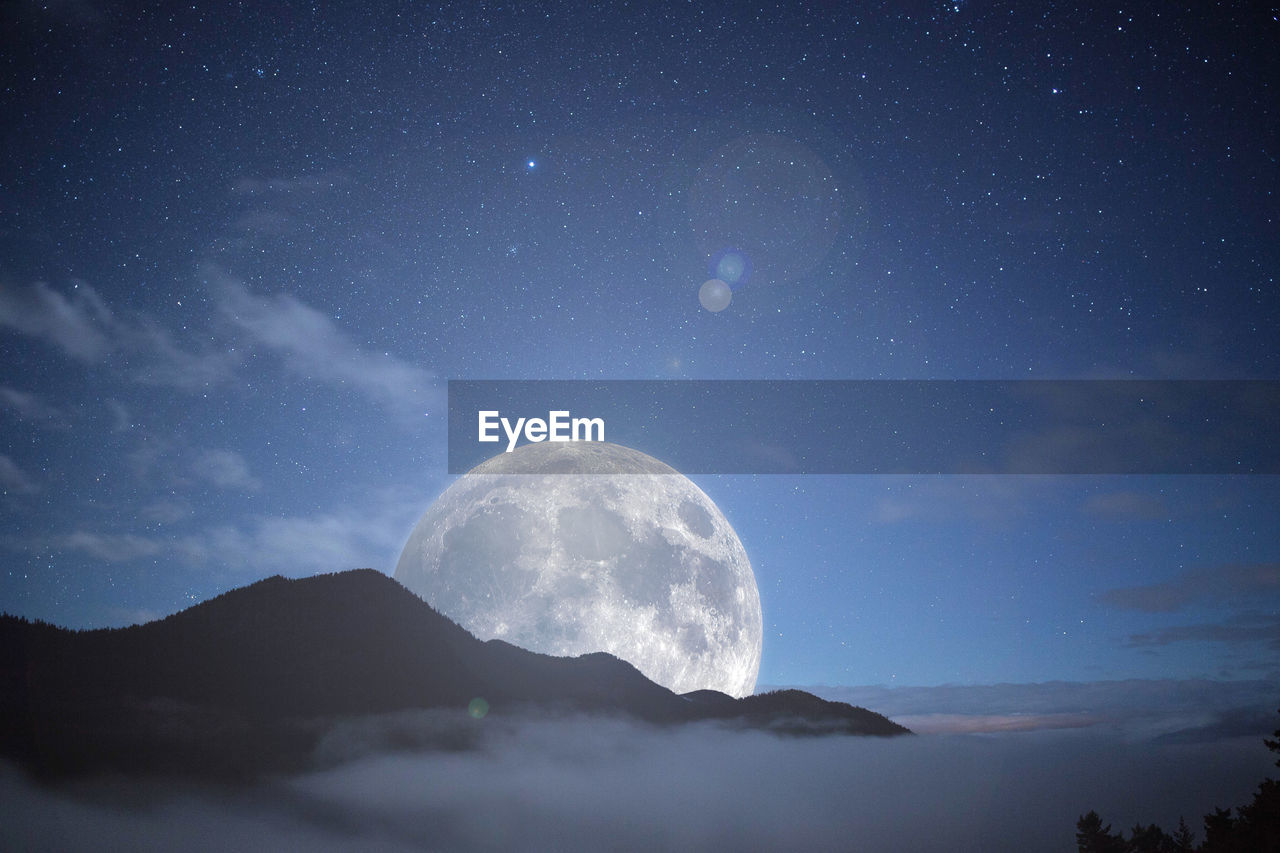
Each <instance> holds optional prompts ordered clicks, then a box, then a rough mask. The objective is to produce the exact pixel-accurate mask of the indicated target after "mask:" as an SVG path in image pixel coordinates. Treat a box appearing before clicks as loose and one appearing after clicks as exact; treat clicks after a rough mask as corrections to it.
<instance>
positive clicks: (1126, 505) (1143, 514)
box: [1083, 491, 1169, 521]
mask: <svg viewBox="0 0 1280 853" xmlns="http://www.w3.org/2000/svg"><path fill="white" fill-rule="evenodd" d="M1083 510H1084V512H1085V514H1087V515H1091V516H1094V517H1096V518H1104V519H1109V520H1113V521H1151V520H1154V519H1158V518H1166V517H1167V516H1168V514H1169V508H1168V507H1167V506H1166V505H1165V503H1164V501H1163V500H1161V499H1160V498H1158V497H1156V496H1155V495H1147V494H1143V493H1142V492H1133V491H1119V492H1105V493H1103V494H1098V495H1091V496H1090V497H1089V498H1087V499H1086V500H1085V502H1084V506H1083Z"/></svg>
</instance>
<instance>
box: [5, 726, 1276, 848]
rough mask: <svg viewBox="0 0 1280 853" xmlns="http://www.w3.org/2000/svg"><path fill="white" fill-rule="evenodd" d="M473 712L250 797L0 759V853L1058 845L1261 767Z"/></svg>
mask: <svg viewBox="0 0 1280 853" xmlns="http://www.w3.org/2000/svg"><path fill="white" fill-rule="evenodd" d="M463 721H464V722H465V724H466V725H474V726H476V727H481V732H482V736H481V737H480V738H479V740H478V748H476V749H474V750H471V751H465V752H464V751H437V752H424V751H411V750H409V749H407V748H406V747H405V744H414V743H417V744H422V743H428V742H431V741H432V739H433V737H436V736H438V735H439V733H440V732H439V729H440V726H441V723H440V720H439V718H438V717H433V716H431V715H428V714H417V713H414V714H400V715H393V716H390V717H386V718H381V719H379V720H374V721H364V722H363V723H362V724H361V725H360V726H358V727H352V728H348V729H345V730H343V731H341V732H337V733H335V734H334V736H333V737H332V738H331V739H330V741H329V742H328V743H327V744H326V745H325V747H324V748H323V750H322V755H321V756H320V760H319V762H318V765H317V766H318V767H320V768H322V769H317V770H316V771H314V772H312V773H309V774H306V775H301V776H297V777H292V778H286V779H281V780H277V781H274V782H271V783H264V784H262V785H260V786H256V787H254V788H251V789H236V790H227V789H220V788H203V787H202V788H197V787H189V788H185V789H183V788H175V787H174V786H173V785H171V784H165V785H160V784H143V783H138V782H132V781H129V782H126V781H124V780H120V779H103V780H97V781H94V782H88V783H81V784H78V785H76V786H73V787H71V788H67V789H57V790H49V789H44V788H40V787H37V786H35V785H33V784H31V783H29V782H27V781H25V780H24V779H23V778H22V777H21V776H20V775H19V774H18V773H17V772H16V771H13V770H11V769H4V770H3V771H0V797H2V799H3V801H4V802H5V803H6V809H5V810H6V812H7V813H8V815H9V816H10V819H8V820H6V821H4V822H2V823H0V847H4V848H6V849H28V848H30V847H33V846H49V847H52V848H56V849H63V850H88V849H102V848H103V847H111V846H112V845H115V846H116V847H118V848H119V849H134V850H149V849H176V848H179V847H180V848H182V849H189V850H201V849H207V850H225V849H249V848H255V847H256V848H259V849H310V850H321V851H327V850H335V851H336V850H342V851H347V850H352V851H354V850H422V849H448V850H507V849H524V850H541V849H568V850H577V849H602V848H608V849H617V850H639V849H645V850H652V849H742V850H767V849H791V850H801V849H823V850H834V849H850V848H856V849H860V850H869V851H877V850H919V851H931V850H938V851H941V850H948V851H956V850H983V851H999V850H1055V849H1063V850H1065V849H1070V847H1071V845H1072V843H1073V833H1074V829H1075V820H1076V818H1077V817H1078V816H1079V815H1080V814H1081V813H1083V812H1086V811H1088V810H1089V809H1091V808H1096V809H1098V810H1099V811H1100V812H1101V813H1103V814H1104V815H1106V816H1107V819H1108V820H1110V821H1113V822H1115V824H1116V825H1117V826H1128V825H1132V824H1133V823H1136V822H1138V821H1143V822H1152V821H1154V822H1158V823H1162V824H1163V825H1165V826H1166V828H1169V827H1172V826H1174V825H1176V824H1177V820H1178V817H1179V816H1180V815H1182V816H1186V818H1187V820H1188V823H1190V824H1191V825H1193V826H1197V827H1198V826H1199V823H1200V819H1201V815H1203V814H1204V813H1205V812H1207V811H1209V810H1211V809H1212V808H1213V807H1214V806H1225V805H1232V804H1238V803H1241V802H1244V801H1246V800H1247V799H1248V796H1249V794H1250V793H1251V792H1252V790H1253V789H1254V787H1255V786H1256V784H1257V782H1258V781H1260V780H1261V779H1262V777H1263V776H1264V775H1265V774H1266V772H1267V771H1268V769H1269V768H1270V763H1269V760H1268V758H1269V757H1268V754H1267V752H1266V751H1265V750H1264V749H1263V747H1262V744H1261V743H1260V742H1259V740H1258V739H1257V738H1232V739H1223V740H1218V741H1214V742H1199V743H1158V744H1153V743H1152V742H1150V741H1141V742H1134V741H1132V740H1129V739H1126V738H1124V737H1121V736H1117V735H1114V734H1101V733H1099V732H1097V731H1083V732H1082V731H1078V730H1077V731H1070V730H1066V731H1064V730H1059V731H1054V732H1033V733H1018V734H1003V735H981V736H974V735H923V736H919V737H914V738H911V737H908V738H895V739H888V740H882V739H876V738H815V739H798V740H797V739H779V738H777V737H774V736H772V735H767V734H763V733H759V732H729V731H725V730H722V729H717V728H715V727H712V726H708V725H698V726H689V727H683V728H679V729H676V730H657V729H653V728H649V727H645V726H638V725H634V724H631V723H627V722H621V721H617V720H602V719H583V718H569V719H557V720H541V721H528V722H523V723H520V724H514V723H509V722H504V721H502V720H500V719H497V718H494V717H493V716H490V717H488V718H486V719H484V720H480V721H471V720H466V719H465V718H463ZM458 723H459V721H457V720H455V721H453V722H451V723H449V725H450V726H457V725H458ZM389 743H399V744H401V748H400V751H397V752H388V751H385V747H386V745H387V744H389ZM336 755H341V756H342V758H343V761H342V762H341V763H336V762H334V761H332V758H333V757H334V756H336ZM324 756H328V757H329V759H330V760H327V761H326V760H325V759H324Z"/></svg>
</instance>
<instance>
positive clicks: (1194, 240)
mask: <svg viewBox="0 0 1280 853" xmlns="http://www.w3.org/2000/svg"><path fill="white" fill-rule="evenodd" d="M830 5H831V6H832V7H833V8H826V9H820V8H817V7H818V4H773V5H767V6H766V5H760V6H757V7H754V8H753V7H749V6H746V5H743V4H700V5H694V4H685V3H679V4H676V3H634V4H614V5H611V7H610V8H609V9H608V10H607V11H605V10H602V9H600V8H599V7H598V5H597V4H586V3H582V4H561V3H554V4H551V3H541V4H539V3H525V4H516V5H502V4H493V3H474V2H467V3H459V4H455V5H450V4H412V3H401V4H388V3H361V4H349V5H346V4H328V5H325V6H324V7H315V8H312V7H309V6H306V5H304V4H293V3H278V4H271V3H253V4H245V5H243V6H239V5H235V4H230V3H214V4H201V3H194V4H186V5H184V6H183V7H182V8H180V9H179V8H174V7H170V6H166V5H164V4H156V5H149V4H139V3H120V4H110V5H108V4H96V3H92V2H87V0H68V2H60V3H56V4H43V5H42V4H35V3H17V4H10V5H9V6H8V7H7V8H6V12H5V14H6V15H8V16H9V20H7V21H6V23H5V27H4V33H5V35H4V36H3V39H4V46H3V50H0V73H2V74H3V87H2V89H0V109H2V110H3V115H4V121H3V122H0V125H2V128H3V129H0V135H2V136H0V138H2V139H3V146H2V149H0V150H3V151H4V155H3V157H2V158H0V359H2V363H3V365H4V367H3V372H2V373H0V404H3V409H2V411H0V486H2V487H3V496H2V497H0V513H2V514H3V524H2V525H0V530H3V534H2V536H0V549H2V551H0V553H2V554H3V564H2V565H3V569H2V570H0V609H3V610H6V611H10V612H15V613H19V614H22V615H26V616H30V617H38V618H43V619H48V620H51V621H54V622H58V623H62V624H70V625H75V626H98V625H119V624H126V623H129V622H131V621H134V620H137V619H141V618H147V617H149V616H154V615H159V614H164V613H167V612H171V611H173V610H176V609H178V608H180V607H183V606H186V605H188V604H190V603H193V602H195V601H199V600H203V599H205V598H207V597H209V596H211V595H213V594H215V593H217V592H219V591H222V590H224V589H227V588H229V587H232V586H239V585H242V584H244V583H247V582H249V581H252V580H255V579H257V578H260V577H264V576H267V575H270V574H275V573H283V574H287V575H305V574H310V573H315V572H323V571H334V570H341V569H347V568H354V567H356V566H374V567H376V568H379V569H382V570H384V571H388V572H390V571H391V570H392V569H393V568H394V565H395V561H396V558H397V557H398V554H399V550H400V547H401V546H402V544H403V542H404V539H405V538H406V537H407V535H408V532H409V530H410V528H411V526H412V524H413V523H414V521H415V520H416V519H417V517H418V516H419V515H420V514H421V513H422V512H423V511H424V510H425V509H426V507H427V506H428V505H429V504H430V502H431V500H432V499H433V498H434V497H435V496H436V495H437V494H438V493H439V492H440V491H441V490H442V489H443V488H444V487H445V486H446V485H447V484H448V482H449V480H450V478H449V477H448V475H447V474H446V461H447V460H446V447H445V424H444V421H445V414H446V412H445V397H444V383H445V381H446V380H447V379H451V378H474V379H488V378H501V379H550V378H554V379H584V378H618V379H641V378H642V379H664V378H673V379H674V378H692V379H717V378H734V379H802V378H803V379H815V378H829V379H881V378H892V379H898V378H913V379H914V378H927V379H957V378H961V379H963V378H983V379H1021V378H1035V379H1077V378H1115V379H1125V378H1153V379H1206V378H1207V379H1240V378H1260V379H1276V378H1280V363H1278V362H1277V353H1276V346H1275V341H1276V340H1277V339H1280V329H1278V328H1277V319H1278V318H1280V298H1278V296H1277V292H1276V282H1275V274H1276V269H1277V262H1278V261H1280V234H1278V233H1277V232H1278V230H1280V229H1278V228H1277V222H1276V210H1277V200H1276V190H1277V184H1278V173H1277V166H1276V156H1277V139H1278V138H1280V136H1278V134H1277V130H1278V128H1277V117H1276V106H1275V104H1276V86H1277V82H1278V81H1277V74H1276V71H1275V65H1274V63H1273V61H1272V59H1273V56H1272V54H1273V53H1274V47H1275V45H1276V44H1277V36H1280V33H1278V32H1277V30H1278V29H1280V24H1278V23H1277V20H1276V13H1275V11H1274V10H1268V9H1266V8H1264V7H1262V6H1259V5H1257V4H1245V3H1223V4H1214V5H1204V4H1189V5H1190V6H1191V8H1183V7H1181V6H1167V5H1164V4H1159V5H1158V7H1157V6H1156V5H1155V4H1146V6H1143V7H1140V8H1134V9H1126V10H1124V11H1120V10H1119V9H1116V8H1108V9H1098V10H1090V9H1087V8H1081V7H1080V6H1078V5H1063V4H1056V3H1007V4H1000V3H984V2H961V3H954V2H953V3H931V2H906V3H892V4H880V5H875V4H830ZM1148 7H1150V8H1148ZM728 246H734V247H736V248H738V249H740V250H741V251H742V252H743V253H744V254H745V255H746V256H747V257H748V258H749V260H750V262H751V274H750V277H749V278H748V279H747V280H746V281H744V282H741V283H739V284H738V286H737V287H736V288H735V290H734V293H733V299H732V302H731V304H730V305H729V307H728V308H726V309H725V310H724V311H722V312H719V313H711V312H709V311H706V310H704V309H703V308H702V307H701V306H700V304H699V301H698V290H699V287H700V286H701V284H702V283H703V281H705V280H706V279H707V278H709V277H710V274H709V271H708V264H709V261H710V260H711V258H712V256H713V255H714V254H715V253H716V252H718V251H720V250H721V249H724V248H726V247H728ZM697 482H698V483H699V485H700V486H702V488H703V489H704V490H705V491H706V492H707V493H708V494H709V495H710V496H711V497H712V499H713V500H715V501H716V502H717V503H718V504H719V505H720V507H721V508H722V509H723V510H724V512H725V513H726V515H727V516H728V518H729V519H730V521H731V522H733V524H734V525H735V527H736V528H737V530H738V533H739V535H740V537H741V539H742V541H743V543H744V545H745V547H746V549H747V553H748V555H749V556H750V557H751V559H752V562H753V564H754V566H755V568H756V573H757V577H758V581H759V584H760V589H761V597H762V602H763V607H764V619H765V629H766V637H765V651H764V661H763V664H762V668H761V674H760V679H761V682H762V683H764V684H770V683H773V684H777V683H805V684H814V683H826V684H847V685H862V684H882V683H898V684H903V683H905V684H920V685H931V684H941V683H948V682H955V683H968V684H981V683H994V682H1032V681H1049V680H1055V679H1074V680H1097V679H1111V678H1131V677H1142V678H1156V677H1159V678H1192V677H1196V678H1199V677H1209V678H1231V679H1240V678H1270V679H1276V678H1277V677H1280V669H1277V667H1276V665H1275V659H1276V651H1277V648H1278V647H1280V541H1277V535H1276V521H1275V520H1276V518H1277V510H1280V483H1277V482H1276V480H1275V478H1271V477H1176V476H1166V477H1118V476H1113V477H996V476H986V477H981V476H975V477H963V478H962V477H860V476H848V477H830V476H806V477H782V476H756V477H751V476H700V477H698V478H697Z"/></svg>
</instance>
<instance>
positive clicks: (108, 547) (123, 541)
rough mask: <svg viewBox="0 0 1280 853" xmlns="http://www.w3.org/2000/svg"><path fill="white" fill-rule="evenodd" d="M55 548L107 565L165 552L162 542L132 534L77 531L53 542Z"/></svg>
mask: <svg viewBox="0 0 1280 853" xmlns="http://www.w3.org/2000/svg"><path fill="white" fill-rule="evenodd" d="M53 544H54V545H55V547H60V548H64V549H67V550H70V551H81V552H83V553H85V554H88V555H89V556H90V557H93V558H95V559H98V560H106V561H107V562H109V563H127V562H129V561H130V560H136V559H139V558H141V557H154V556H156V555H157V554H159V553H161V552H162V551H164V550H165V545H164V544H163V543H162V542H159V541H156V540H154V539H148V538H146V537H143V536H138V535H136V534H133V533H91V532H89V531H86V530H77V531H75V532H74V533H68V534H66V535H64V536H59V537H56V538H55V539H54V540H53Z"/></svg>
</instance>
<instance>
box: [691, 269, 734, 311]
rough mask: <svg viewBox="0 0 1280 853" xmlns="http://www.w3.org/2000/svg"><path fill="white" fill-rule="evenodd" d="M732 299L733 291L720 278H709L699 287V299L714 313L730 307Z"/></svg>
mask: <svg viewBox="0 0 1280 853" xmlns="http://www.w3.org/2000/svg"><path fill="white" fill-rule="evenodd" d="M732 299H733V291H732V290H731V289H730V288H729V285H727V284H725V283H724V282H723V281H721V280H720V279H718V278H713V279H708V280H707V281H704V282H703V283H702V287H700V288H698V301H699V302H701V303H702V307H703V308H706V309H707V310H708V311H710V312H711V313H713V314H715V313H717V312H719V311H723V310H724V309H726V308H728V307H729V301H730V300H732Z"/></svg>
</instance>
